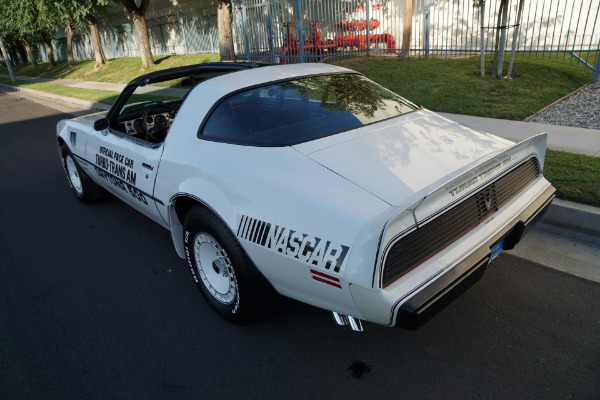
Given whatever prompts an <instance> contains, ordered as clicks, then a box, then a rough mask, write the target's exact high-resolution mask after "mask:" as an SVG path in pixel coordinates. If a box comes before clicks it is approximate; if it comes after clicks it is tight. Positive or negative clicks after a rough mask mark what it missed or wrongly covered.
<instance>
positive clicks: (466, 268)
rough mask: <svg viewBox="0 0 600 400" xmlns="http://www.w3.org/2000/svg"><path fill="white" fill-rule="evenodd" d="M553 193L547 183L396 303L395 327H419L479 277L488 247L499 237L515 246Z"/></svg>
mask: <svg viewBox="0 0 600 400" xmlns="http://www.w3.org/2000/svg"><path fill="white" fill-rule="evenodd" d="M554 192H555V189H554V187H552V186H549V187H548V188H547V189H546V190H545V191H544V192H543V193H542V194H541V195H540V196H539V197H538V198H537V199H536V200H535V201H534V202H533V203H531V204H530V205H529V207H527V208H526V209H525V210H523V211H522V212H521V213H520V214H519V215H518V216H516V217H515V218H514V219H513V220H512V221H511V222H510V223H509V224H508V225H507V226H506V228H504V229H503V230H501V231H499V232H497V233H496V234H495V235H494V236H492V237H491V238H489V240H487V241H486V242H485V243H483V244H482V245H481V246H480V247H479V248H478V249H477V250H476V251H474V252H473V253H472V254H470V255H469V256H468V257H466V258H465V259H464V260H462V261H461V262H460V263H458V264H457V265H456V266H454V267H453V268H452V269H451V270H450V271H448V273H446V274H444V276H442V277H440V278H439V279H437V280H436V281H434V282H432V283H431V284H430V285H428V286H427V287H425V288H424V289H423V290H421V291H420V292H418V293H416V294H415V295H414V296H412V297H410V298H408V299H407V300H406V301H404V302H403V303H402V305H400V306H398V305H395V306H394V309H395V310H394V312H395V314H396V318H395V326H397V327H401V328H408V329H415V328H417V327H419V326H421V325H422V324H423V323H425V322H426V321H427V320H428V319H429V318H431V317H432V316H434V315H435V314H436V313H438V312H439V311H440V310H441V309H443V308H444V307H445V306H446V305H447V304H449V303H450V302H452V301H453V300H454V299H455V298H456V297H458V296H459V295H460V294H461V293H462V292H464V291H465V290H466V289H468V288H469V287H471V286H472V285H473V284H474V283H475V282H477V281H478V280H479V279H481V277H482V276H483V273H484V272H485V270H486V268H487V266H488V264H489V261H490V257H491V251H490V248H491V247H492V246H493V245H495V244H496V243H498V242H499V241H500V240H502V239H504V245H503V249H504V250H510V249H512V248H514V247H515V245H516V244H517V243H518V242H519V241H520V240H521V238H522V237H523V236H524V235H525V234H526V233H527V231H528V230H529V228H531V226H532V225H533V224H534V223H535V222H536V221H537V220H539V219H540V218H541V217H542V216H543V215H544V213H545V212H546V210H547V209H548V207H549V206H550V203H551V202H552V200H553V199H554Z"/></svg>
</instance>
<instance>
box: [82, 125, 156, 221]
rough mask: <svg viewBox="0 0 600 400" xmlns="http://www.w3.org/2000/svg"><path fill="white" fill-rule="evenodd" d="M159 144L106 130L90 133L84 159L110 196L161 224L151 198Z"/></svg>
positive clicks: (154, 199) (154, 201) (154, 202)
mask: <svg viewBox="0 0 600 400" xmlns="http://www.w3.org/2000/svg"><path fill="white" fill-rule="evenodd" d="M163 148H164V145H163V143H149V142H145V141H142V140H139V139H136V138H133V137H130V136H129V135H127V134H124V133H122V132H119V131H116V130H114V129H112V128H108V129H105V130H102V131H99V132H97V131H96V132H94V133H93V134H92V135H91V136H90V137H89V139H88V141H87V144H86V159H87V161H88V162H89V163H91V164H92V165H94V174H95V175H96V178H97V180H98V181H100V182H102V183H103V185H104V187H106V188H107V189H108V190H109V191H110V192H112V193H113V194H114V195H116V196H117V197H119V198H120V199H122V200H123V201H125V202H126V203H128V204H129V205H131V206H132V207H134V208H135V209H137V210H139V211H141V212H142V213H144V214H146V215H147V216H148V217H150V218H152V219H153V220H155V221H156V222H158V223H160V224H161V225H166V221H164V219H163V218H162V217H161V215H160V213H159V211H158V209H157V204H156V203H159V205H163V202H162V201H161V200H159V199H156V198H154V196H153V194H154V181H155V178H156V173H157V171H158V164H159V162H160V158H161V156H162V152H163Z"/></svg>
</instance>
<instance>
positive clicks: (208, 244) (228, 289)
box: [194, 232, 238, 304]
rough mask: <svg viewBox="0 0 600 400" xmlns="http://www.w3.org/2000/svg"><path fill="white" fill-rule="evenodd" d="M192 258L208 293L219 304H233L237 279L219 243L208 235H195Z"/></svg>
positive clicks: (236, 289) (203, 233) (202, 233)
mask: <svg viewBox="0 0 600 400" xmlns="http://www.w3.org/2000/svg"><path fill="white" fill-rule="evenodd" d="M194 256H195V257H194V258H195V261H196V270H197V271H198V275H199V276H200V279H201V280H202V283H203V284H204V287H206V289H208V292H209V293H210V294H211V295H212V296H213V297H214V298H215V300H217V301H218V302H220V303H223V304H231V303H233V302H234V300H235V298H236V296H237V292H238V286H237V278H236V276H235V271H234V270H233V267H232V266H231V261H230V260H229V257H228V256H227V252H226V251H225V250H224V249H223V247H221V245H220V244H219V242H217V241H216V239H215V238H214V237H212V236H211V235H209V234H208V233H205V232H200V233H198V234H196V236H195V237H194Z"/></svg>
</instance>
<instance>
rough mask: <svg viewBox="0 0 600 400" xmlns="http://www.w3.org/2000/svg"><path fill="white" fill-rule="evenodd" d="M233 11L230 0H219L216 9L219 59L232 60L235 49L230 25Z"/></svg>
mask: <svg viewBox="0 0 600 400" xmlns="http://www.w3.org/2000/svg"><path fill="white" fill-rule="evenodd" d="M232 21H233V13H232V6H231V0H219V8H218V10H217V25H218V28H217V30H218V33H219V53H220V55H221V61H234V60H235V51H234V47H233V30H232V27H231V24H232Z"/></svg>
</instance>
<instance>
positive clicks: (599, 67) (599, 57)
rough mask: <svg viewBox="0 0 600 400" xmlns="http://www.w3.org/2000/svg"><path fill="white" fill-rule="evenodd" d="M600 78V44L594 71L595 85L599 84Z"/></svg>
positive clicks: (599, 44)
mask: <svg viewBox="0 0 600 400" xmlns="http://www.w3.org/2000/svg"><path fill="white" fill-rule="evenodd" d="M599 76H600V43H598V51H597V52H596V69H595V70H594V83H598V77H599Z"/></svg>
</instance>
